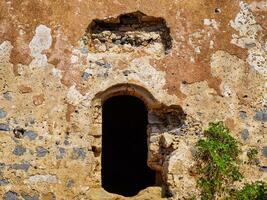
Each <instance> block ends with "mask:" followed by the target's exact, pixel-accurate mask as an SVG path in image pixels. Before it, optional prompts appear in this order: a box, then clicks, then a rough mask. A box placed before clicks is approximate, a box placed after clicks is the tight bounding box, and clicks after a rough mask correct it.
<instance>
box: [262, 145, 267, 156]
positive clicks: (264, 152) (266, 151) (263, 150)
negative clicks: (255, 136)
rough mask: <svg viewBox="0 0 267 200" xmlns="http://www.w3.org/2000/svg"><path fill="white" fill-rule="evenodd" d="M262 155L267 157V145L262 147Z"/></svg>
mask: <svg viewBox="0 0 267 200" xmlns="http://www.w3.org/2000/svg"><path fill="white" fill-rule="evenodd" d="M262 155H263V156H264V157H265V158H267V147H263V148H262Z"/></svg>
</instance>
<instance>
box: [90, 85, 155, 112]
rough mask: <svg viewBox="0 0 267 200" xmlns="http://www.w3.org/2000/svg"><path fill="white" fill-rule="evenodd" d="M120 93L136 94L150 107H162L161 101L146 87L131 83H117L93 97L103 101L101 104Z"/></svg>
mask: <svg viewBox="0 0 267 200" xmlns="http://www.w3.org/2000/svg"><path fill="white" fill-rule="evenodd" d="M119 95H130V96H135V97H137V98H139V99H141V100H142V101H143V102H144V103H145V105H146V106H147V108H148V109H152V108H158V107H160V103H159V102H158V101H157V100H156V99H155V97H154V96H153V95H152V94H151V93H150V92H149V91H148V90H147V89H146V88H144V87H142V86H139V85H136V84H130V83H121V84H116V85H113V86H111V87H109V88H108V89H106V90H105V91H102V92H99V93H97V94H96V95H95V98H94V99H93V102H94V101H101V104H103V103H104V102H105V101H106V100H107V99H108V98H110V97H112V96H119Z"/></svg>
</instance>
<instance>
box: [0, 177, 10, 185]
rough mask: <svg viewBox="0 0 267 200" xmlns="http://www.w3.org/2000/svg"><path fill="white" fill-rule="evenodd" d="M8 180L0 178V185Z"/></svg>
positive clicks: (5, 183)
mask: <svg viewBox="0 0 267 200" xmlns="http://www.w3.org/2000/svg"><path fill="white" fill-rule="evenodd" d="M8 183H9V182H8V180H6V179H0V186H2V185H7V184H8Z"/></svg>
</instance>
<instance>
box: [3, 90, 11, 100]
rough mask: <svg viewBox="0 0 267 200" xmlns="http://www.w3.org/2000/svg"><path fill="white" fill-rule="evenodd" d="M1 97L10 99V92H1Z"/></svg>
mask: <svg viewBox="0 0 267 200" xmlns="http://www.w3.org/2000/svg"><path fill="white" fill-rule="evenodd" d="M3 97H4V98H5V99H6V100H8V101H11V100H12V96H11V92H5V93H4V94H3Z"/></svg>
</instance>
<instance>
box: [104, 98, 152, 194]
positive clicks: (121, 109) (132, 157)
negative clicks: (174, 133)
mask: <svg viewBox="0 0 267 200" xmlns="http://www.w3.org/2000/svg"><path fill="white" fill-rule="evenodd" d="M102 127H103V133H102V157H101V160H102V187H103V188H104V189H105V190H106V191H108V192H111V193H116V194H120V195H123V196H134V195H136V194H137V193H138V192H139V191H140V190H142V189H145V188H146V187H148V186H153V185H154V184H155V172H154V171H153V170H151V169H150V168H149V167H148V166H147V151H148V149H147V132H146V129H147V109H146V106H145V105H144V103H143V101H142V100H140V99H139V98H136V97H133V96H127V95H123V96H115V97H111V98H110V99H108V100H106V101H105V103H104V105H103V125H102Z"/></svg>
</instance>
